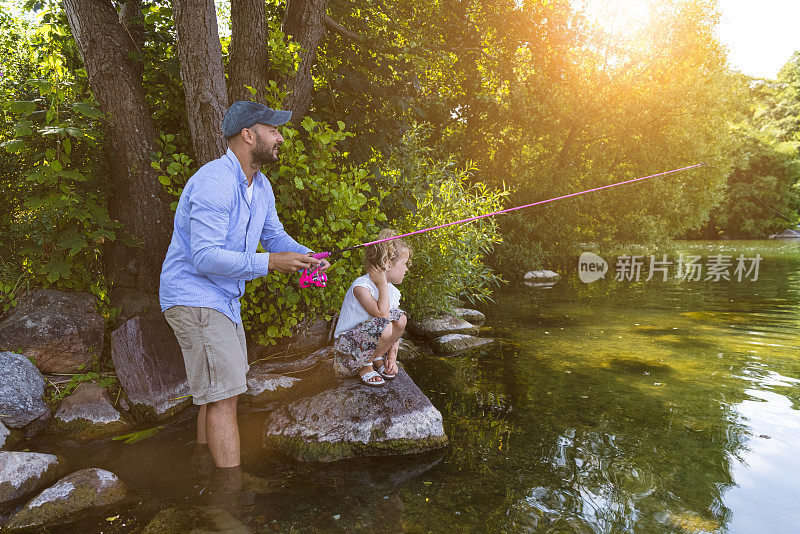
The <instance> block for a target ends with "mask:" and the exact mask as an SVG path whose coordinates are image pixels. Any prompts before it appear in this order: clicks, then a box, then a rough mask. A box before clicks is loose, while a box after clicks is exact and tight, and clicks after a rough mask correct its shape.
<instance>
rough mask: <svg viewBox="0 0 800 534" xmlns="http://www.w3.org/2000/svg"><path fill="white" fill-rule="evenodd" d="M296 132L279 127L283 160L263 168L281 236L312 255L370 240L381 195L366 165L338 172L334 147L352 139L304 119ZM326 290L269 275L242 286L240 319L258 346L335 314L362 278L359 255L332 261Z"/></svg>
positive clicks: (381, 220)
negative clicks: (353, 284) (285, 235)
mask: <svg viewBox="0 0 800 534" xmlns="http://www.w3.org/2000/svg"><path fill="white" fill-rule="evenodd" d="M300 126H301V128H302V131H303V134H302V135H301V132H300V131H298V130H295V129H292V128H289V127H286V128H284V129H283V136H284V138H285V141H284V144H283V146H282V147H281V161H280V163H279V164H277V165H276V166H275V167H273V168H272V169H264V170H265V171H266V172H267V176H268V178H269V179H270V181H271V182H272V187H273V191H274V193H275V203H276V206H277V210H278V216H279V217H280V220H281V222H282V223H283V225H284V227H285V228H286V231H287V232H288V233H289V235H291V236H292V237H294V238H295V239H296V240H297V241H298V242H300V243H302V244H303V245H305V246H307V247H309V248H311V249H313V250H315V251H331V250H336V249H341V248H346V247H350V246H353V245H357V244H359V243H363V242H364V241H367V240H368V239H369V238H370V237H371V236H374V235H375V234H376V233H377V231H378V229H379V226H378V225H379V224H381V223H383V224H385V221H386V216H385V215H384V214H383V213H380V211H379V202H380V199H381V197H382V196H383V194H382V193H378V194H376V193H374V192H373V190H372V187H371V186H370V178H372V177H371V175H370V174H369V172H368V171H367V169H366V167H365V166H363V165H362V166H357V165H347V166H342V159H343V157H344V154H342V153H340V152H339V150H338V149H337V145H338V144H339V143H340V142H341V141H342V140H344V139H345V138H346V137H348V136H350V135H352V134H350V133H348V132H346V131H345V129H344V124H343V123H341V122H340V123H339V124H338V125H337V126H338V129H333V128H331V127H330V126H329V125H327V124H325V123H321V122H315V121H314V120H312V119H311V118H310V117H305V118H304V119H303V121H302V123H301V125H300ZM331 263H332V266H331V268H330V269H328V286H327V287H325V288H316V287H314V288H308V289H301V288H300V287H299V286H298V284H297V282H298V275H297V274H293V275H285V274H279V273H274V274H271V275H270V276H268V277H264V278H259V279H256V280H253V281H252V282H249V283H248V284H247V292H246V294H245V297H244V298H243V299H242V318H243V321H244V322H245V325H246V327H247V328H248V331H249V332H250V333H251V334H252V335H253V336H254V338H255V339H256V340H257V341H258V342H259V343H260V344H262V345H269V344H274V343H275V341H276V340H277V339H279V338H282V337H287V336H290V335H292V334H293V332H295V331H297V330H298V329H302V328H303V327H304V326H305V325H307V324H309V323H310V322H312V321H315V320H319V319H325V320H328V319H331V318H332V317H333V315H334V314H336V313H337V312H338V311H339V308H340V307H341V304H342V300H343V299H344V295H345V293H346V292H347V288H348V287H349V286H350V283H351V282H352V281H353V280H354V279H355V278H356V277H357V276H359V275H360V274H361V262H360V258H358V254H352V253H351V252H345V253H343V254H341V255H337V256H335V257H333V258H331Z"/></svg>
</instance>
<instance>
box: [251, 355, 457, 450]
mask: <svg viewBox="0 0 800 534" xmlns="http://www.w3.org/2000/svg"><path fill="white" fill-rule="evenodd" d="M263 443H264V446H265V447H266V448H268V449H278V450H281V451H282V452H284V453H285V454H288V455H289V456H292V457H294V458H296V459H298V460H301V461H309V462H332V461H336V460H342V459H345V458H357V457H366V456H386V455H402V454H414V453H421V452H426V451H430V450H433V449H438V448H441V447H444V446H445V445H446V444H447V436H446V435H445V433H444V429H443V426H442V414H441V413H440V412H439V411H438V410H437V409H436V408H435V407H434V406H433V404H431V402H430V400H429V399H428V397H426V396H425V395H424V394H423V393H422V392H421V391H420V390H419V388H418V387H417V385H416V384H414V382H413V381H412V380H411V378H410V377H409V376H408V374H407V373H406V372H405V370H403V369H401V370H400V372H399V373H398V375H397V377H396V378H395V379H394V380H392V381H387V383H386V385H385V386H384V387H379V388H375V387H370V386H367V385H365V384H362V383H361V381H360V380H358V379H356V378H351V379H345V380H336V381H334V382H333V383H332V384H331V386H330V387H329V388H328V389H325V390H323V391H321V392H318V393H316V394H314V395H312V396H310V397H305V398H301V399H298V400H296V401H294V402H292V403H290V404H288V405H284V406H281V407H280V408H278V409H277V410H275V411H274V412H272V413H271V414H270V415H269V417H268V418H267V420H266V421H265V423H264V441H263Z"/></svg>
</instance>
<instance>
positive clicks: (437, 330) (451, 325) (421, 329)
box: [408, 315, 478, 339]
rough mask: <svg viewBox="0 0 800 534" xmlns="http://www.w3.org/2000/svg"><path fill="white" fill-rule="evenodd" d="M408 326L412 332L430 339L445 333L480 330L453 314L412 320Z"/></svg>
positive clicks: (465, 332) (464, 332) (472, 332)
mask: <svg viewBox="0 0 800 534" xmlns="http://www.w3.org/2000/svg"><path fill="white" fill-rule="evenodd" d="M408 327H409V330H411V332H412V333H414V334H416V335H418V336H420V337H424V338H428V339H433V338H437V337H439V336H443V335H445V334H474V333H475V332H477V331H478V327H477V326H475V325H474V324H472V323H468V322H467V321H465V320H464V319H462V318H461V317H453V316H452V315H443V316H441V317H426V318H424V319H422V320H420V321H411V322H409V324H408Z"/></svg>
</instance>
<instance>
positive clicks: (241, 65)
mask: <svg viewBox="0 0 800 534" xmlns="http://www.w3.org/2000/svg"><path fill="white" fill-rule="evenodd" d="M268 39H269V27H268V25H267V10H266V7H265V4H264V0H232V1H231V45H230V56H231V59H230V63H229V65H228V99H229V100H230V102H231V103H233V102H235V101H236V100H256V101H258V102H261V103H262V104H266V103H267V100H266V97H265V92H266V91H265V88H266V86H267V84H268V83H269V50H268V49H267V41H268ZM245 86H250V87H252V88H253V89H255V90H256V91H257V93H256V95H255V96H253V95H252V93H250V91H248V90H247V89H246V88H245Z"/></svg>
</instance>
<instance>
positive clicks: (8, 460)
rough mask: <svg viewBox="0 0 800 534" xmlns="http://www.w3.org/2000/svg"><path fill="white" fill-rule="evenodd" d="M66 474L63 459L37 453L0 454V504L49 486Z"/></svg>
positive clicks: (7, 452) (6, 452)
mask: <svg viewBox="0 0 800 534" xmlns="http://www.w3.org/2000/svg"><path fill="white" fill-rule="evenodd" d="M65 472H66V467H65V461H64V459H63V458H59V457H58V456H54V455H52V454H41V453H38V452H9V451H3V452H0V502H7V501H13V500H14V499H18V498H20V497H24V496H25V495H28V494H29V493H33V492H34V491H39V490H41V489H42V488H43V487H45V486H49V485H50V484H52V483H53V482H55V481H56V480H58V479H59V478H60V477H62V476H63V475H64V473H65Z"/></svg>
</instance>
